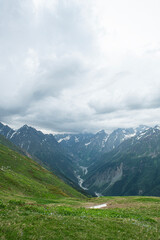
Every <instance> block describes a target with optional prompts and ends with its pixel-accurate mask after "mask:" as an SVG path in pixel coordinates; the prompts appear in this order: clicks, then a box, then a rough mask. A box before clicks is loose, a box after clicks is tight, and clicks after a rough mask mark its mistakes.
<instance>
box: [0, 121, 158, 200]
mask: <svg viewBox="0 0 160 240" xmlns="http://www.w3.org/2000/svg"><path fill="white" fill-rule="evenodd" d="M0 134H1V135H3V136H5V137H6V138H7V139H8V140H9V141H11V142H12V143H14V144H15V145H16V146H18V148H19V150H20V151H23V152H24V153H25V154H26V155H28V156H30V157H32V158H33V159H34V160H35V161H37V162H39V163H40V164H41V165H43V166H45V167H47V168H48V169H49V170H51V171H52V172H54V173H55V174H56V175H57V176H59V177H60V178H62V179H63V180H64V181H65V182H66V183H68V184H70V185H71V186H73V187H76V188H77V189H78V190H80V191H82V192H86V193H88V194H90V195H93V196H101V195H103V196H106V195H155V196H160V177H159V172H160V127H159V126H155V127H153V128H152V127H148V126H144V125H141V126H139V127H137V128H126V129H125V128H118V129H116V130H114V131H113V132H112V133H110V134H108V133H106V132H105V131H104V130H101V131H99V132H97V133H96V134H93V133H78V134H57V135H54V136H53V135H52V134H43V133H42V132H41V131H37V130H36V129H35V128H32V127H29V126H27V125H24V126H23V127H21V128H20V129H18V130H13V129H12V128H10V127H8V126H7V125H4V124H2V123H0Z"/></svg>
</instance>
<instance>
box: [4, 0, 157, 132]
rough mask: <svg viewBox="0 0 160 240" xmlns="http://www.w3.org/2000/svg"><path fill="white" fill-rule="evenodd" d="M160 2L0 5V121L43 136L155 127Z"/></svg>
mask: <svg viewBox="0 0 160 240" xmlns="http://www.w3.org/2000/svg"><path fill="white" fill-rule="evenodd" d="M159 9H160V1H159V0H112V1H111V0H87V1H86V0H5V1H4V0H0V121H2V122H3V123H6V124H9V125H10V126H12V127H14V128H18V127H20V126H21V125H23V124H28V125H31V126H34V127H36V128H37V129H41V130H46V131H48V132H84V131H89V132H95V131H98V130H100V129H106V130H108V131H110V130H113V129H115V128H117V127H135V126H137V125H140V124H146V125H150V126H153V125H156V124H158V123H160V14H159Z"/></svg>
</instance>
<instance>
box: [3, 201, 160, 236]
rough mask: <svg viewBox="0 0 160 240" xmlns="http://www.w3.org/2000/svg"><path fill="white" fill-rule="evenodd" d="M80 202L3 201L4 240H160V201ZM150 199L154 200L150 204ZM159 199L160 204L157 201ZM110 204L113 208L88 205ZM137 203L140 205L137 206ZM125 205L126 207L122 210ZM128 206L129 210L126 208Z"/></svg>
mask: <svg viewBox="0 0 160 240" xmlns="http://www.w3.org/2000/svg"><path fill="white" fill-rule="evenodd" d="M140 199H141V197H114V198H112V197H111V198H109V197H107V198H105V197H102V198H98V199H88V200H87V201H86V200H80V199H73V198H70V199H68V198H64V199H60V200H59V201H55V202H54V201H53V202H51V203H45V204H42V203H41V204H39V203H38V202H36V200H35V199H30V198H29V199H27V198H26V197H25V198H24V199H22V198H21V200H19V199H10V200H9V199H8V200H6V199H5V200H1V201H0V239H7V240H8V239H11V240H14V239H16V240H19V239H20V240H23V239H24V240H27V239H34V240H39V239H46V240H48V239H49V240H50V239H57V240H58V239H60V240H61V239H97V240H99V239H124V240H125V239H127V240H128V239H135V240H137V239H140V240H142V239H145V240H146V239H151V240H152V239H153V240H154V239H155V240H158V239H160V204H159V200H160V198H149V197H146V198H145V197H142V199H143V200H144V199H148V200H147V204H146V203H145V201H142V202H140V201H139V200H140ZM149 199H150V201H149ZM153 199H157V200H158V201H153ZM102 202H103V203H104V202H105V203H106V202H107V203H110V206H112V207H110V208H106V209H88V208H86V205H92V204H95V203H96V204H98V203H102ZM135 202H136V206H135ZM119 204H121V205H122V206H124V207H118V206H120V205H119ZM125 205H126V207H125Z"/></svg>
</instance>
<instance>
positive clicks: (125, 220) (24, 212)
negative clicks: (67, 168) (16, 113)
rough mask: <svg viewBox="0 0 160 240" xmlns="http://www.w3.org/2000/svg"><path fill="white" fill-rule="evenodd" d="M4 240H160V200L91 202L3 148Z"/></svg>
mask: <svg viewBox="0 0 160 240" xmlns="http://www.w3.org/2000/svg"><path fill="white" fill-rule="evenodd" d="M6 145H7V143H6ZM102 203H107V208H105V209H90V208H89V207H90V206H93V205H98V204H102ZM0 239H1V240H52V239H55V240H63V239H65V240H72V239H73V240H75V239H77V240H80V239H85V240H90V239H94V240H106V239H107V240H117V239H121V240H131V239H132V240H138V239H139V240H143V239H144V240H158V239H160V198H158V197H139V196H137V197H101V198H87V197H85V196H83V195H82V194H81V193H79V192H77V191H76V190H75V189H73V188H71V187H70V186H68V185H66V184H65V183H64V182H63V181H61V180H60V179H59V178H57V177H56V176H55V175H54V174H52V173H50V172H49V171H48V170H46V169H44V168H43V167H41V166H40V165H38V164H37V163H36V162H34V161H32V159H29V158H27V157H25V156H23V155H21V154H19V153H17V152H14V151H13V150H11V149H10V148H8V147H7V146H4V145H2V144H0Z"/></svg>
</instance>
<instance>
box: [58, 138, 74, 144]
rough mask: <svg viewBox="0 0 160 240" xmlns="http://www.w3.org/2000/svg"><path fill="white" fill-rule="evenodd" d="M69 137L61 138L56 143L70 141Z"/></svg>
mask: <svg viewBox="0 0 160 240" xmlns="http://www.w3.org/2000/svg"><path fill="white" fill-rule="evenodd" d="M70 138H71V137H70V136H66V137H65V138H61V139H59V140H58V143H60V142H62V141H69V140H70Z"/></svg>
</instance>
